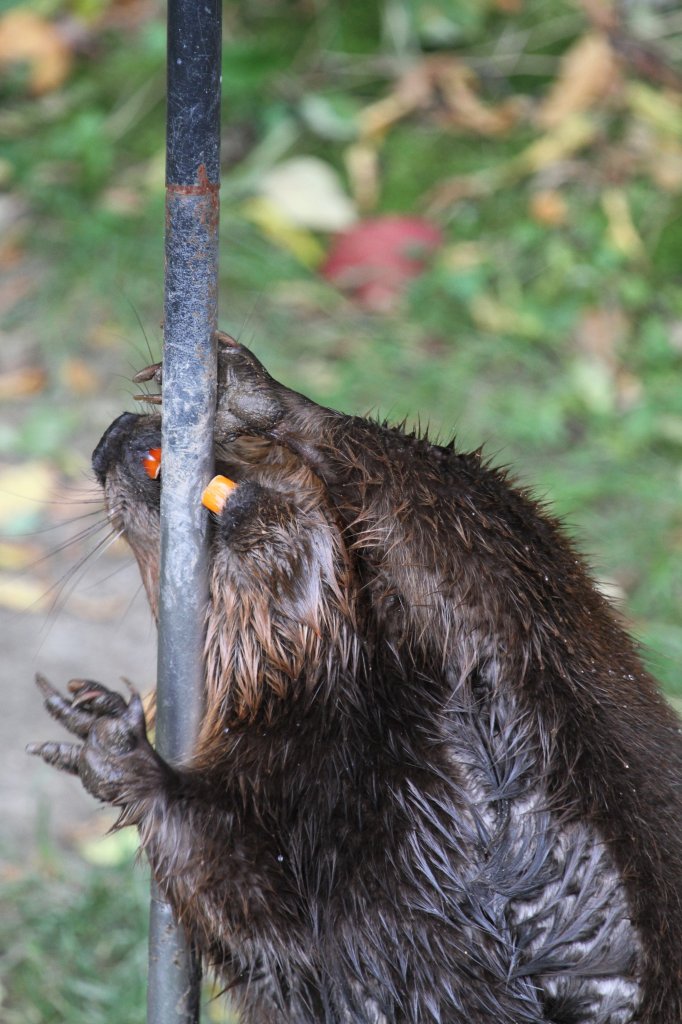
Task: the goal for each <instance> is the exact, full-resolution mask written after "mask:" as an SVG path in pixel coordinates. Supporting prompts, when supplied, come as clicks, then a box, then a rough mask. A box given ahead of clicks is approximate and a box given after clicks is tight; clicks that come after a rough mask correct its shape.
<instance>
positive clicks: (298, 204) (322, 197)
mask: <svg viewBox="0 0 682 1024" xmlns="http://www.w3.org/2000/svg"><path fill="white" fill-rule="evenodd" d="M261 195H262V196H263V198H265V199H267V200H268V202H269V203H270V204H271V205H272V207H273V208H274V209H275V210H276V211H277V212H278V213H279V214H280V215H281V217H282V218H283V219H285V220H287V221H288V222H289V223H290V224H292V225H293V226H294V227H297V228H309V229H311V230H313V231H343V230H344V228H347V227H350V225H351V224H353V223H354V221H355V220H356V219H357V213H356V210H355V207H354V205H353V202H352V200H351V199H350V197H349V196H348V195H347V194H346V192H345V191H344V189H343V185H342V183H341V179H340V178H339V176H338V174H337V173H336V171H335V170H334V169H333V167H330V166H329V164H327V163H325V162H324V160H319V159H318V158H317V157H312V156H301V157H294V158H293V159H291V160H286V161H284V163H281V164H277V166H276V167H273V168H272V170H271V171H268V173H267V174H265V175H264V176H263V178H262V181H261Z"/></svg>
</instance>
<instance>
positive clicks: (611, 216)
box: [601, 188, 645, 257]
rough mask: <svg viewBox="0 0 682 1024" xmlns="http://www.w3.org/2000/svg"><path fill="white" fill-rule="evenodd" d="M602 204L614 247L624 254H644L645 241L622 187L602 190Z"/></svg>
mask: <svg viewBox="0 0 682 1024" xmlns="http://www.w3.org/2000/svg"><path fill="white" fill-rule="evenodd" d="M601 204H602V209H603V210H604V213H605V214H606V218H607V220H608V237H609V241H610V242H611V244H612V246H613V247H614V249H617V250H618V252H621V253H622V254H623V255H624V256H629V257H635V256H642V255H644V252H645V249H644V243H643V242H642V239H641V238H640V237H639V235H638V234H637V229H636V228H635V225H634V224H633V223H632V216H631V214H630V206H629V204H628V200H627V196H626V195H625V192H624V191H623V189H622V188H608V189H605V190H604V192H602V197H601Z"/></svg>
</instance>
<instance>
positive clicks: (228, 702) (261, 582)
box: [92, 413, 361, 732]
mask: <svg viewBox="0 0 682 1024" xmlns="http://www.w3.org/2000/svg"><path fill="white" fill-rule="evenodd" d="M160 448H161V418H160V417H159V416H139V415H135V414H133V413H124V414H123V415H122V416H119V418H118V419H117V420H115V421H114V422H113V423H112V424H111V426H110V427H109V428H108V430H107V431H106V432H105V434H104V436H103V437H102V439H101V441H100V442H99V444H98V445H97V447H96V448H95V451H94V453H93V457H92V464H93V469H94V471H95V475H96V477H97V479H98V481H99V483H100V484H101V486H102V488H103V490H104V496H105V503H106V507H107V511H108V514H109V517H110V518H111V520H112V522H113V524H114V526H115V527H116V528H117V529H118V530H120V531H121V533H122V535H123V536H124V537H125V538H126V540H127V541H128V543H129V544H130V547H131V548H132V550H133V553H134V555H135V557H136V559H137V562H138V565H139V567H140V572H141V575H142V579H143V582H144V586H145V589H146V592H147V596H148V598H149V602H150V605H151V607H152V611H153V612H154V615H156V612H157V607H158V585H159V547H160V544H159V537H160V530H159V507H160V485H161V479H160V477H161V476H162V474H163V469H162V468H161V470H160V473H158V474H155V467H158V465H159V462H160V461H161V452H160ZM216 471H217V472H218V473H220V474H224V475H225V476H226V477H228V478H230V479H231V480H232V481H234V483H235V484H236V486H235V487H234V488H233V489H232V491H231V493H230V494H229V497H228V498H227V500H226V502H225V504H224V506H223V508H222V510H221V511H219V512H218V513H215V514H214V513H209V512H208V511H207V512H206V515H207V516H210V517H211V526H210V530H211V540H210V603H209V607H208V611H207V619H208V624H207V636H206V687H207V693H206V707H207V714H206V722H205V726H204V728H205V730H208V731H209V732H210V731H211V730H214V732H215V731H217V730H219V729H222V728H224V727H225V723H226V722H236V721H239V720H253V719H254V718H256V717H257V716H264V718H265V719H266V720H272V719H273V718H274V717H277V716H278V714H279V713H281V711H282V710H288V709H290V708H291V709H295V713H296V714H299V713H300V712H301V711H304V710H305V709H306V708H309V707H311V706H312V705H313V704H315V703H319V702H321V701H324V700H326V699H328V698H332V699H333V692H334V690H335V688H336V686H337V685H338V683H339V676H340V675H341V674H347V675H353V674H354V673H355V671H356V667H357V659H358V657H359V652H360V647H361V642H360V640H359V638H358V634H357V629H356V624H355V623H356V614H355V584H354V580H353V573H352V571H351V568H350V558H349V556H348V552H347V550H346V547H345V544H344V539H343V535H342V532H341V529H340V528H339V525H338V524H337V521H336V517H335V515H334V511H333V508H332V507H331V505H330V503H329V501H328V498H327V495H326V492H325V489H324V487H323V486H322V484H321V483H320V481H319V480H318V479H317V478H316V477H315V476H314V474H313V473H311V471H310V470H309V469H307V468H306V467H304V466H303V465H302V464H301V463H300V461H299V460H298V459H297V458H296V457H295V456H293V455H291V454H290V453H289V452H287V451H285V450H284V449H282V448H279V447H278V446H276V445H272V444H269V443H267V442H264V441H261V440H257V439H249V438H240V439H238V440H236V441H234V442H233V443H231V444H229V445H227V446H226V447H224V448H221V449H220V450H219V451H218V452H217V453H216ZM200 501H201V495H200V494H197V502H200Z"/></svg>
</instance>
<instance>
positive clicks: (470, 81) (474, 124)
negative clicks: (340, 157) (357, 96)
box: [359, 54, 520, 138]
mask: <svg viewBox="0 0 682 1024" xmlns="http://www.w3.org/2000/svg"><path fill="white" fill-rule="evenodd" d="M477 85H478V79H477V77H476V74H475V72H474V71H472V69H471V68H470V67H469V66H468V65H467V64H465V63H464V62H463V61H461V60H458V59H457V58H456V57H449V56H443V55H441V54H438V55H436V56H433V57H427V58H425V59H423V60H421V61H419V62H417V63H416V64H414V65H413V66H412V67H410V68H409V70H408V71H406V72H405V74H403V75H401V77H400V78H399V79H398V82H397V83H396V86H395V88H394V90H393V92H391V93H390V95H388V96H385V97H383V98H382V99H380V100H377V101H376V102H375V103H371V104H369V105H368V106H367V107H365V109H364V110H363V111H361V113H360V115H359V126H360V135H361V137H362V138H376V137H377V136H381V135H384V134H385V133H386V131H387V130H388V129H389V128H390V127H391V126H392V125H393V124H395V123H396V122H397V121H400V120H402V119H403V118H404V117H407V116H409V115H410V114H412V113H414V112H415V111H416V110H425V109H428V108H430V107H431V108H433V110H434V112H435V114H436V117H437V120H438V121H439V123H440V124H444V125H447V126H455V127H457V128H460V129H464V130H465V131H471V132H475V133H476V134H478V135H486V136H488V135H490V136H496V135H503V134H506V133H507V132H508V131H509V129H510V128H511V127H512V126H513V125H514V124H515V123H516V121H517V120H518V116H519V111H520V104H519V102H518V101H517V100H516V99H514V98H512V99H510V100H505V101H504V102H503V103H500V104H498V105H497V106H493V105H492V104H487V103H484V101H483V100H481V98H480V97H479V96H478V94H477V91H476V89H477Z"/></svg>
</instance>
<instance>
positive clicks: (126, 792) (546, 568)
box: [102, 346, 682, 1024]
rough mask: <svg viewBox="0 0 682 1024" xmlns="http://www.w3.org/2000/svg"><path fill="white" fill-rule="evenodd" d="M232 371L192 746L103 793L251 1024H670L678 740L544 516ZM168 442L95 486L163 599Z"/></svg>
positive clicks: (428, 454)
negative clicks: (147, 463)
mask: <svg viewBox="0 0 682 1024" xmlns="http://www.w3.org/2000/svg"><path fill="white" fill-rule="evenodd" d="M228 359H230V360H231V359H233V362H234V366H232V364H231V368H230V373H231V374H232V375H233V376H232V377H231V381H232V388H233V390H232V391H231V392H230V389H229V388H228V387H227V380H226V379H225V374H224V375H223V385H224V386H225V390H224V391H223V392H222V393H221V405H220V406H219V417H218V422H219V430H218V434H217V435H216V458H217V462H218V471H220V472H224V473H225V474H226V475H228V476H230V477H232V478H233V479H235V480H236V481H237V483H238V487H237V490H236V491H235V492H234V494H233V496H232V497H231V498H230V500H229V502H228V504H227V506H226V508H225V510H224V512H223V514H222V515H221V516H220V517H218V518H217V519H216V521H215V525H214V532H213V539H212V545H213V546H212V553H211V579H210V587H211V591H210V592H211V599H210V604H209V607H208V612H207V626H208V628H207V639H206V707H207V710H206V716H205V719H204V723H203V728H202V732H201V736H200V742H199V748H198V751H197V754H196V757H195V759H194V760H193V762H192V764H191V765H188V766H186V768H185V769H184V770H182V771H179V772H171V771H170V770H169V769H168V768H167V766H163V764H162V763H161V762H159V759H158V758H157V759H156V760H154V759H153V758H152V757H151V756H150V757H149V759H148V766H147V768H146V769H145V768H143V769H140V768H139V766H138V767H137V768H136V771H135V776H134V778H133V775H132V772H131V776H130V778H129V779H128V780H127V782H126V783H125V785H123V787H122V790H121V793H120V795H119V796H118V797H117V799H116V801H115V802H116V803H118V804H119V805H120V806H121V807H122V809H123V820H125V821H130V822H134V823H136V824H137V825H138V826H139V828H140V833H141V838H142V843H143V845H144V846H145V848H146V850H147V852H148V855H149V857H150V860H151V863H152V867H153V869H154V871H155V874H156V876H157V878H158V880H159V881H160V883H161V884H162V886H163V887H164V888H165V890H166V891H167V893H168V895H169V898H170V899H171V901H172V902H173V904H174V906H175V908H176V911H177V913H178V915H179V916H180V917H181V919H182V920H183V921H184V922H185V923H186V925H187V927H188V928H189V929H190V931H191V932H192V933H193V934H194V935H195V937H196V938H197V941H198V942H199V944H200V946H201V948H202V949H203V951H204V953H205V955H206V956H207V958H208V959H209V960H211V961H212V962H214V963H215V965H216V967H217V969H218V971H219V972H221V973H222V975H223V977H224V978H225V980H226V983H227V984H228V985H229V986H231V987H232V988H233V990H234V992H235V994H236V996H237V999H238V1002H239V1003H240V1005H241V1006H242V1008H243V1013H244V1015H245V1017H244V1019H245V1020H246V1021H249V1022H254V1024H255V1022H265V1021H275V1022H281V1024H285V1022H287V1024H294V1022H295V1024H301V1022H313V1021H315V1022H317V1021H325V1022H330V1024H332V1022H333V1024H345V1022H358V1024H374V1022H379V1021H386V1022H388V1024H393V1022H395V1024H398V1022H405V1024H408V1022H409V1024H428V1022H434V1024H435V1022H442V1024H455V1022H460V1021H467V1024H484V1022H485V1024H493V1022H494V1024H529V1022H541V1021H542V1022H554V1024H588V1022H589V1024H679V1022H680V1021H681V1020H682V832H681V822H682V745H681V743H680V729H679V723H678V722H677V720H676V719H675V717H674V715H673V713H672V712H671V711H670V709H669V708H668V706H667V705H666V703H665V701H664V700H663V698H662V697H661V695H660V693H659V691H658V689H657V687H656V685H655V683H654V682H653V680H652V679H651V678H650V676H649V675H648V674H647V673H646V671H645V670H644V668H643V666H642V664H641V661H640V658H639V655H638V652H637V650H636V647H635V645H634V644H633V642H632V641H631V639H630V638H629V637H628V636H627V634H626V633H625V632H624V631H623V629H622V627H621V625H620V624H619V622H618V620H617V617H616V616H615V615H614V613H613V611H612V610H611V608H610V607H609V605H608V603H607V602H606V601H605V600H604V598H603V597H602V596H601V594H600V593H599V592H598V590H597V589H596V588H595V586H594V585H593V583H592V581H591V579H590V577H589V574H588V572H587V571H586V568H585V566H584V564H583V562H582V560H581V558H580V557H579V556H578V555H577V554H576V552H575V550H574V549H573V548H572V546H571V545H570V543H569V542H568V541H567V540H566V538H565V536H564V534H563V531H562V529H561V527H560V525H559V524H558V523H557V521H556V520H555V519H553V518H552V516H551V515H550V514H549V513H548V511H547V510H546V509H545V508H543V507H542V506H540V505H538V504H537V503H536V502H535V501H534V500H533V499H532V497H530V495H529V494H528V493H527V492H525V491H523V490H521V489H519V488H516V487H514V486H513V484H511V483H510V481H509V480H508V478H507V476H506V474H505V473H503V472H500V471H497V470H495V469H493V468H491V467H490V466H488V465H486V464H485V462H484V461H483V460H482V458H481V456H480V453H472V454H462V453H459V452H457V451H456V450H455V449H454V448H453V447H452V446H449V447H442V446H439V445H435V444H432V443H430V442H429V441H428V439H426V438H423V437H421V438H420V437H418V436H414V435H411V434H406V433H405V432H404V431H403V430H401V429H396V428H391V427H389V426H387V425H385V424H378V423H375V422H372V421H369V420H365V419H360V418H352V417H348V416H344V415H342V414H340V413H335V412H332V411H330V410H324V409H320V408H319V407H318V406H315V405H314V404H313V403H310V402H308V401H307V400H306V399H304V398H302V396H297V395H295V394H293V393H292V392H288V391H286V389H283V388H282V387H281V385H278V384H276V382H274V381H271V380H270V378H268V377H267V374H265V371H263V370H262V367H260V366H259V364H257V363H255V361H253V360H252V359H251V357H250V356H249V354H248V353H247V352H245V350H243V349H238V348H237V347H236V346H235V349H234V357H233V355H232V354H231V353H228ZM240 360H242V361H245V362H244V363H243V365H242V363H240ZM254 366H255V369H254ZM250 373H252V374H256V377H255V380H256V384H257V388H254V383H253V380H252V379H250V378H249V374H250ZM240 375H243V377H244V379H245V380H246V381H247V382H249V387H248V388H246V387H245V389H244V394H245V395H247V397H246V398H244V399H243V401H242V399H241V398H240V397H239V389H238V387H237V386H236V385H235V384H234V380H235V379H236V380H239V379H240ZM227 376H228V377H229V374H227ZM258 388H261V389H262V393H263V394H264V395H265V400H264V401H263V402H261V404H260V405H258V407H257V408H255V412H253V413H252V414H251V413H250V412H249V408H250V407H249V405H248V403H249V402H250V401H251V398H249V397H248V396H249V395H253V394H254V393H255V394H260V392H259V391H258ZM230 394H231V395H232V396H234V395H236V396H237V397H236V398H235V397H232V398H231V397H230ZM240 402H241V405H240ZM263 409H265V410H266V413H265V414H264V413H263ZM270 410H274V411H273V412H272V415H271V416H270ZM268 416H269V418H268ZM235 419H236V420H237V421H240V422H241V425H240V426H239V429H235V427H234V421H235ZM158 429H159V419H158V417H142V418H139V419H137V420H136V421H135V422H131V423H130V424H129V425H127V426H126V431H125V432H122V437H123V442H122V445H120V446H119V447H120V451H119V450H118V449H117V451H116V452H115V453H114V454H113V455H112V456H111V457H110V458H109V462H108V464H107V466H106V470H102V478H103V479H104V478H105V493H106V497H107V502H108V505H109V508H110V510H111V513H112V516H113V518H114V519H115V520H116V521H117V523H118V525H119V526H122V527H123V529H124V530H125V532H126V535H127V537H128V540H129V542H130V544H131V547H132V549H133V551H134V552H135V555H136V557H137V560H138V563H139V564H140V569H141V573H142V577H143V580H144V581H145V587H146V589H147V593H148V596H149V599H150V602H151V605H152V608H153V609H154V610H155V609H156V606H157V600H156V587H157V582H158V564H157V542H156V537H157V536H158V496H155V494H154V488H155V486H158V485H157V484H156V482H154V481H149V480H147V479H145V478H144V474H143V473H138V474H137V475H136V473H135V470H134V467H135V466H136V465H137V462H136V459H137V460H138V461H139V455H140V453H141V452H143V451H144V450H145V447H153V446H155V439H158ZM238 433H239V434H249V433H252V434H254V435H260V436H257V437H253V438H243V437H242V438H240V439H238V438H237V434H238ZM131 453H132V454H131ZM150 538H151V540H150Z"/></svg>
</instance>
